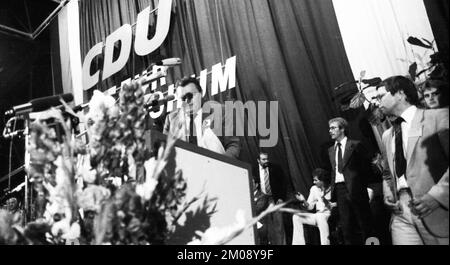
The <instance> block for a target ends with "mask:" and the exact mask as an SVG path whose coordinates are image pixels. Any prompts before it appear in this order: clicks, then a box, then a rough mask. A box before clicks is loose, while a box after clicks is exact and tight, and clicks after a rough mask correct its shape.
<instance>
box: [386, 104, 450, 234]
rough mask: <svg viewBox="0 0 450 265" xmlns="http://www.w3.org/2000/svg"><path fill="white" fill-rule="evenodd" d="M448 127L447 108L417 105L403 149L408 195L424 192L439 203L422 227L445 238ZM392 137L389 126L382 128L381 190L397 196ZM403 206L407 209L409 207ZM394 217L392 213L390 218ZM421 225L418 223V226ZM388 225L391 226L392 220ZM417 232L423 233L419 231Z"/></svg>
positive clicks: (421, 194)
mask: <svg viewBox="0 0 450 265" xmlns="http://www.w3.org/2000/svg"><path fill="white" fill-rule="evenodd" d="M448 130H449V110H448V109H437V110H423V109H417V111H416V113H415V115H414V118H413V120H412V123H411V128H410V130H409V132H408V144H407V150H406V161H407V162H406V165H407V167H406V180H407V184H408V187H409V188H410V189H411V192H412V196H413V197H414V198H420V197H422V196H423V195H425V194H427V193H428V194H429V195H431V196H432V197H433V198H434V199H436V200H437V201H438V202H439V203H440V206H439V208H437V209H435V210H434V211H433V212H432V213H431V214H430V215H428V216H427V217H425V218H423V219H422V220H421V221H422V223H423V227H424V228H425V229H426V230H427V231H428V232H429V233H430V234H431V235H432V236H433V237H436V238H447V242H448V228H449V219H448V217H449V216H448V215H449V214H448V206H449V194H448V192H449V186H448V177H449V164H448V149H449V142H448ZM393 138H394V130H393V128H390V129H388V130H387V131H385V132H384V134H383V144H384V147H385V150H384V153H385V157H386V158H387V162H388V164H389V169H390V175H389V176H387V175H386V176H385V177H384V181H383V182H384V190H383V192H384V196H385V197H389V198H391V199H394V200H399V198H398V193H397V192H396V191H397V183H396V180H397V176H396V173H395V165H394V154H393V152H392V151H391V150H392V144H393V143H392V140H393ZM407 210H408V211H409V209H407ZM395 217H396V216H395V214H394V215H393V219H395ZM397 217H398V216H397ZM409 217H413V218H416V220H419V219H418V218H417V217H416V216H415V215H414V214H410V216H409ZM421 225H422V224H419V225H418V226H421ZM391 228H392V229H393V226H392V223H391ZM419 233H420V231H419ZM393 234H394V231H393ZM421 236H422V237H423V235H422V234H421ZM422 239H423V238H422ZM393 240H394V238H393ZM423 240H425V239H423ZM431 242H433V241H431Z"/></svg>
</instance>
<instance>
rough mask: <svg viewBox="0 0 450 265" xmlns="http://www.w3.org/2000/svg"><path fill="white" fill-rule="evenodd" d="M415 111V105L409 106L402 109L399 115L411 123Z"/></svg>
mask: <svg viewBox="0 0 450 265" xmlns="http://www.w3.org/2000/svg"><path fill="white" fill-rule="evenodd" d="M416 111H417V107H416V106H410V107H408V108H407V109H406V110H405V111H403V113H402V115H400V117H402V118H403V120H405V122H406V123H408V124H411V122H412V120H413V119H414V115H416Z"/></svg>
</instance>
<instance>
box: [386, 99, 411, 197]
mask: <svg viewBox="0 0 450 265" xmlns="http://www.w3.org/2000/svg"><path fill="white" fill-rule="evenodd" d="M416 111H417V107H416V106H410V107H409V108H407V109H406V110H405V111H404V112H403V113H402V115H400V117H402V118H403V120H404V122H402V123H401V125H400V126H402V144H403V155H404V156H405V159H406V154H407V150H408V138H409V130H410V129H411V125H412V121H413V119H414V116H415V115H416ZM391 146H392V150H391V152H392V154H393V157H395V136H394V137H392V142H391ZM403 188H408V183H407V182H406V178H405V176H404V175H403V176H399V177H398V178H397V189H398V190H400V189H403Z"/></svg>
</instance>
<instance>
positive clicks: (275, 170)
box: [253, 164, 293, 202]
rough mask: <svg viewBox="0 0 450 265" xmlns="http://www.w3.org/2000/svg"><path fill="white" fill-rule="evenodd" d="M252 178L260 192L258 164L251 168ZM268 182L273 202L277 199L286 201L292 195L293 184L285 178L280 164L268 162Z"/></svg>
mask: <svg viewBox="0 0 450 265" xmlns="http://www.w3.org/2000/svg"><path fill="white" fill-rule="evenodd" d="M253 172H254V173H253V179H254V181H255V184H256V189H257V190H258V192H261V183H260V182H261V181H260V177H259V166H257V167H256V168H254V169H253ZM269 182H270V188H271V190H272V198H273V200H274V202H277V201H278V199H282V200H283V201H287V200H290V199H292V197H293V185H292V182H291V180H290V179H289V178H287V177H286V176H285V175H284V173H283V170H282V169H281V167H280V166H278V165H276V164H269Z"/></svg>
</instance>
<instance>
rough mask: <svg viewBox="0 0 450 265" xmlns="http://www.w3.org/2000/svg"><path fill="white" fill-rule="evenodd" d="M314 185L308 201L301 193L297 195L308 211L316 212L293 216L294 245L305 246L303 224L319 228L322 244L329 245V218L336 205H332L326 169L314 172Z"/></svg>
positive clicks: (318, 169)
mask: <svg viewBox="0 0 450 265" xmlns="http://www.w3.org/2000/svg"><path fill="white" fill-rule="evenodd" d="M313 183H314V185H313V186H312V187H311V189H310V191H309V196H308V200H307V201H305V197H304V196H303V195H302V194H301V193H297V194H296V195H295V197H296V198H297V199H298V200H299V201H300V202H301V203H302V204H303V207H304V208H305V209H307V210H308V211H312V210H313V209H314V208H315V209H316V211H315V212H314V213H313V212H307V211H305V212H303V213H297V214H294V215H293V216H292V223H293V226H294V229H293V230H294V231H293V235H292V245H305V236H304V231H303V224H308V225H314V226H317V227H318V228H319V232H320V244H321V245H329V244H330V240H329V238H328V235H329V228H328V218H329V217H330V213H331V208H332V207H335V206H336V204H335V203H331V202H330V201H329V200H330V199H331V192H330V190H331V188H330V176H329V174H328V172H327V171H326V170H324V169H321V168H317V169H315V170H314V171H313Z"/></svg>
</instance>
